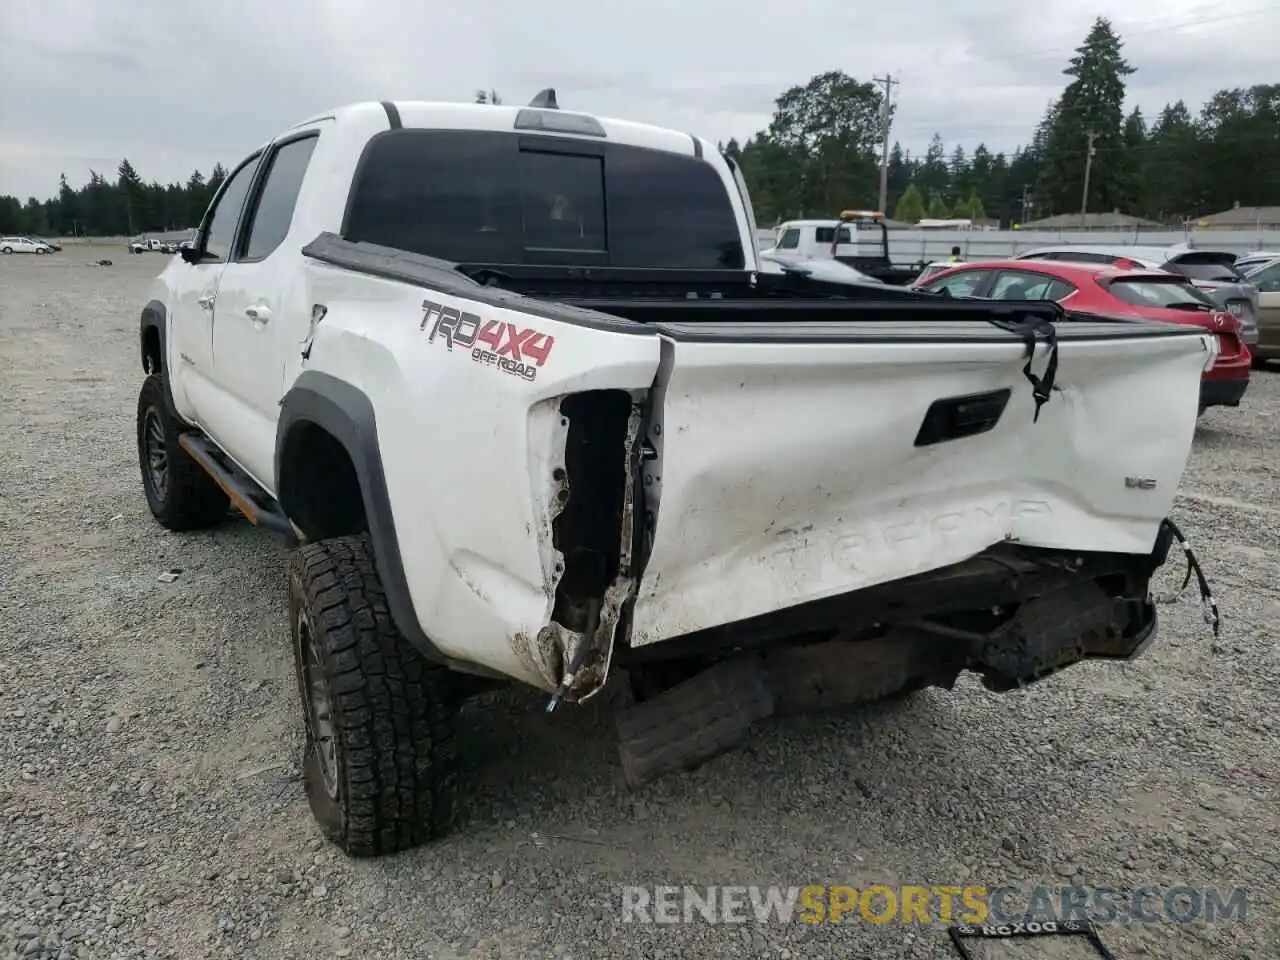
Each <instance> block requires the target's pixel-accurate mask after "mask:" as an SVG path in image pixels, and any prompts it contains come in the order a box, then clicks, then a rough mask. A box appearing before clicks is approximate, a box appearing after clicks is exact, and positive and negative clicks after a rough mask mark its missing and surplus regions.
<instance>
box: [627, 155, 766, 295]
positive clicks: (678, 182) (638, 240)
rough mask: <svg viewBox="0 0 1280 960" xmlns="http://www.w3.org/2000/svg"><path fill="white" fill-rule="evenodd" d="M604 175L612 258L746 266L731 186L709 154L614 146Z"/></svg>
mask: <svg viewBox="0 0 1280 960" xmlns="http://www.w3.org/2000/svg"><path fill="white" fill-rule="evenodd" d="M605 178H606V188H607V191H608V211H609V263H610V264H612V265H613V266H617V267H667V268H671V269H688V270H707V269H710V270H717V269H724V270H740V269H742V267H744V266H746V262H747V261H746V258H745V256H744V255H743V252H742V237H741V236H740V234H739V228H738V219H737V217H736V216H734V213H733V207H732V205H731V203H730V200H729V191H728V189H727V188H726V186H725V184H724V181H722V180H721V179H720V175H719V174H718V173H717V172H716V169H715V168H714V167H712V166H711V165H710V164H709V163H707V162H706V161H703V160H697V159H695V158H693V157H682V156H679V155H677V154H673V153H664V152H662V151H660V150H642V149H640V148H639V147H622V146H615V147H612V148H610V149H608V150H607V151H606V153H605Z"/></svg>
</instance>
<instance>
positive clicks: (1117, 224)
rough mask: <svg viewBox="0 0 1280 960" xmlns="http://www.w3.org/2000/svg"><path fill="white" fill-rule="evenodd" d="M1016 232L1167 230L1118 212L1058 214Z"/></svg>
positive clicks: (1030, 223) (1022, 225) (1153, 222)
mask: <svg viewBox="0 0 1280 960" xmlns="http://www.w3.org/2000/svg"><path fill="white" fill-rule="evenodd" d="M1015 229H1018V230H1083V231H1090V232H1092V231H1095V230H1096V231H1099V232H1104V233H1126V232H1127V233H1133V232H1136V231H1138V230H1167V229H1169V228H1168V227H1166V226H1165V225H1164V224H1162V223H1157V222H1156V221H1155V220H1143V219H1142V218H1141V217H1131V216H1129V214H1127V213H1121V212H1120V211H1119V210H1112V211H1111V212H1110V213H1085V214H1080V213H1060V214H1058V215H1057V216H1056V217H1045V218H1044V219H1043V220H1032V221H1030V222H1028V223H1023V224H1020V225H1019V226H1017V227H1016V228H1015Z"/></svg>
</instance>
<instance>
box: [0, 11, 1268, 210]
mask: <svg viewBox="0 0 1280 960" xmlns="http://www.w3.org/2000/svg"><path fill="white" fill-rule="evenodd" d="M1245 2H1246V3H1247V6H1246V7H1244V8H1242V9H1241V8H1236V7H1233V6H1230V7H1224V6H1223V5H1222V4H1220V3H1217V4H1210V3H1203V2H1191V0H1158V2H1157V0H1126V2H1120V0H1097V2H1095V4H1094V5H1092V6H1090V7H1084V6H1080V5H1079V4H1077V3H1075V2H1070V0H1042V2H1041V3H1038V4H1026V3H1014V2H1012V0H972V2H969V3H963V4H950V3H941V2H937V0H900V2H898V3H896V4H893V5H892V6H890V7H888V8H886V7H885V6H884V5H882V4H870V3H867V2H865V0H864V2H853V0H789V2H787V3H777V2H775V0H737V2H729V0H680V2H676V0H649V2H648V3H644V4H638V5H637V6H635V7H632V8H628V7H618V6H612V5H608V4H601V3H589V2H585V0H544V2H542V3H530V2H528V0H477V2H475V3H470V4H466V5H459V6H455V5H449V4H422V3H420V2H410V0H310V2H302V0H271V2H269V3H261V4H259V3H252V2H250V0H221V2H219V3H217V4H194V3H184V2H177V0H105V2H104V0H41V2H39V3H12V4H3V5H2V6H0V193H14V194H17V195H19V196H22V197H25V196H27V195H32V194H34V195H36V196H40V197H44V196H48V195H50V194H51V193H52V192H53V190H54V189H55V187H56V185H57V178H58V174H59V173H60V172H62V171H65V172H66V173H67V176H68V178H69V179H70V180H71V181H72V182H73V183H77V184H78V183H80V182H82V181H83V180H85V179H86V178H87V176H88V170H89V169H90V168H91V167H92V168H94V169H98V170H100V171H102V172H104V173H107V174H108V175H111V174H112V173H113V171H114V168H115V165H116V164H117V163H118V162H119V159H120V158H121V157H124V156H128V157H129V159H130V160H131V162H132V163H133V164H134V166H135V167H137V168H138V170H139V171H140V172H141V173H142V174H143V176H144V177H146V178H147V179H152V178H155V179H158V180H161V181H162V182H168V181H172V180H184V179H185V178H186V177H187V175H188V174H189V173H190V172H191V170H192V169H194V168H199V169H201V170H203V171H205V172H206V173H207V172H208V170H209V168H210V167H212V165H213V163H214V161H221V162H222V163H223V164H225V165H228V166H229V165H231V164H233V163H235V162H236V161H237V160H238V159H239V158H240V157H242V156H243V155H244V154H245V153H247V152H248V151H249V150H251V149H253V148H254V147H255V146H257V145H258V144H259V143H261V142H262V141H264V140H266V139H267V138H268V137H270V136H271V135H273V134H274V133H276V132H277V131H279V130H280V129H283V128H284V127H287V126H289V125H290V124H292V123H294V122H296V121H298V120H301V119H303V118H305V117H307V116H309V115H311V114H314V113H317V112H320V111H322V110H324V109H326V108H329V107H332V106H335V105H338V104H341V103H347V102H351V101H354V100H364V99H388V98H391V99H445V100H458V99H470V97H471V95H472V94H473V92H474V91H475V90H476V89H477V88H481V87H483V88H486V89H487V88H495V89H497V90H498V91H499V92H501V93H502V94H503V95H504V97H505V98H506V99H508V100H509V101H518V100H522V99H525V98H528V97H531V96H532V95H533V94H534V93H535V92H536V91H537V90H538V89H540V88H542V87H545V86H554V87H556V89H557V91H558V92H559V95H560V102H561V104H562V105H563V106H565V107H567V108H571V109H583V110H587V111H591V112H596V113H600V114H604V115H609V116H615V117H624V118H627V119H635V120H643V121H648V122H652V123H658V124H662V125H667V126H673V127H677V128H680V129H684V130H688V131H691V132H697V133H700V134H702V135H704V136H707V137H710V138H713V139H721V140H725V139H728V138H729V137H731V136H736V137H738V138H739V139H745V138H746V137H748V136H750V135H751V134H752V133H753V132H754V131H756V130H758V129H760V128H762V127H764V126H765V125H766V124H767V123H768V120H769V117H770V114H771V113H772V108H773V100H774V98H775V97H777V95H778V94H779V93H781V92H782V91H783V90H784V89H785V88H787V87H788V86H791V85H794V84H799V83H803V82H805V81H806V80H807V79H808V78H809V77H810V76H812V75H813V74H815V73H819V72H822V71H825V70H834V69H840V70H844V71H845V72H846V73H849V74H851V75H852V76H854V77H856V78H858V79H860V80H864V79H869V78H870V77H871V76H873V75H883V74H884V72H885V71H889V72H892V73H893V74H894V75H895V76H896V77H899V78H900V79H901V81H902V83H901V86H900V87H899V88H898V89H897V97H898V104H899V110H898V115H897V122H896V125H895V129H894V137H895V139H899V140H901V141H902V142H903V144H904V145H905V146H907V147H908V148H910V149H911V150H912V151H913V152H921V151H922V150H923V149H924V146H925V145H926V144H927V143H928V140H929V138H930V136H931V135H932V134H933V132H934V131H938V132H939V133H941V134H942V136H943V138H944V139H945V140H946V141H947V143H948V146H951V145H954V144H955V143H957V142H959V143H962V144H964V145H965V146H966V147H967V148H972V147H973V146H974V145H976V144H977V143H978V142H979V141H985V142H986V143H987V144H988V145H989V146H991V147H993V148H996V149H1010V148H1012V147H1015V146H1017V145H1018V144H1021V143H1024V142H1026V141H1027V140H1028V139H1029V137H1030V135H1031V131H1032V129H1033V127H1034V125H1035V123H1036V122H1037V120H1038V119H1039V117H1040V115H1041V114H1042V113H1043V111H1044V108H1045V106H1046V105H1047V104H1048V103H1049V101H1050V100H1052V99H1053V98H1054V97H1055V96H1056V95H1057V94H1058V93H1059V92H1060V91H1061V89H1062V86H1063V84H1064V82H1065V78H1064V77H1063V76H1062V74H1061V70H1062V68H1063V67H1064V66H1065V65H1066V60H1067V58H1068V57H1069V56H1070V54H1071V51H1072V49H1073V48H1074V47H1075V46H1077V45H1078V44H1079V43H1080V41H1081V40H1082V39H1083V37H1084V35H1085V33H1086V32H1087V30H1088V28H1089V26H1090V24H1091V22H1092V20H1093V18H1094V17H1095V16H1097V15H1099V14H1101V15H1104V16H1110V17H1111V18H1112V20H1113V22H1114V24H1115V25H1116V28H1117V30H1118V31H1119V32H1120V34H1121V36H1122V37H1124V38H1125V40H1126V47H1125V53H1126V55H1127V56H1128V57H1129V59H1130V61H1131V62H1132V63H1133V64H1134V65H1135V66H1137V67H1138V73H1137V74H1135V75H1134V76H1133V77H1131V78H1130V81H1129V85H1130V100H1131V102H1132V103H1136V104H1138V105H1141V106H1142V107H1143V109H1144V111H1145V112H1146V113H1147V114H1148V115H1149V116H1150V115H1152V114H1154V112H1155V111H1157V110H1159V108H1160V107H1161V106H1163V105H1164V104H1165V103H1166V102H1168V101H1171V100H1176V99H1184V100H1186V101H1187V102H1188V103H1189V104H1190V105H1191V106H1192V108H1193V109H1198V107H1199V105H1200V103H1201V102H1203V101H1204V100H1205V99H1206V98H1207V97H1209V96H1210V95H1211V94H1212V93H1213V92H1214V91H1215V90H1217V89H1219V88H1221V87H1224V86H1248V85H1250V84H1252V83H1256V82H1266V81H1269V80H1272V79H1274V77H1273V72H1274V71H1273V64H1274V55H1273V53H1272V46H1273V43H1274V38H1275V37H1277V36H1280V8H1277V7H1276V6H1275V4H1274V3H1271V4H1270V5H1267V3H1266V0H1245Z"/></svg>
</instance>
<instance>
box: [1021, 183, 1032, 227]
mask: <svg viewBox="0 0 1280 960" xmlns="http://www.w3.org/2000/svg"><path fill="white" fill-rule="evenodd" d="M1030 190H1031V186H1030V184H1026V183H1024V184H1023V185H1022V222H1023V223H1026V222H1027V220H1028V219H1030V217H1031V194H1030Z"/></svg>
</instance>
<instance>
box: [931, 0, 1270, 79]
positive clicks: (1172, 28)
mask: <svg viewBox="0 0 1280 960" xmlns="http://www.w3.org/2000/svg"><path fill="white" fill-rule="evenodd" d="M1272 13H1280V5H1277V4H1274V3H1273V4H1271V5H1269V6H1266V7H1260V8H1258V9H1256V10H1242V11H1239V12H1236V13H1228V14H1223V15H1221V16H1216V17H1200V18H1198V19H1195V20H1181V21H1176V22H1173V23H1169V22H1163V23H1162V25H1161V26H1158V27H1149V28H1147V29H1145V30H1129V29H1127V28H1124V29H1122V28H1121V27H1119V26H1116V28H1115V30H1116V35H1117V36H1118V37H1119V38H1120V40H1121V42H1125V41H1127V40H1128V39H1129V38H1130V37H1147V36H1153V35H1155V34H1160V33H1174V32H1176V31H1178V30H1185V29H1186V28H1188V27H1203V26H1208V25H1209V24H1214V23H1226V22H1228V21H1233V20H1251V19H1253V18H1254V17H1265V16H1267V15H1268V14H1272ZM1136 22H1138V23H1141V22H1142V21H1141V20H1139V21H1136ZM1148 22H1152V21H1148ZM1077 49H1078V47H1075V46H1073V47H1053V48H1045V49H1042V50H1028V51H1026V52H1024V53H1014V54H1009V55H1008V56H999V57H981V58H978V59H976V60H963V61H944V64H945V65H946V66H959V65H965V66H969V65H982V64H987V63H993V64H998V63H1014V62H1017V61H1020V60H1038V59H1043V58H1046V57H1057V56H1061V55H1062V54H1064V53H1067V52H1071V53H1074V52H1075V51H1076V50H1077Z"/></svg>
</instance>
